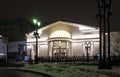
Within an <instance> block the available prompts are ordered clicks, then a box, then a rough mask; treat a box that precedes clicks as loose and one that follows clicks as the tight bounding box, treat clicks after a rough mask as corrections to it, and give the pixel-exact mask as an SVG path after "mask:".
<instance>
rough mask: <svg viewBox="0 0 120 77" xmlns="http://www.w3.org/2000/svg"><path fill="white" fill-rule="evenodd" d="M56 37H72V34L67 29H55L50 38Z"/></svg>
mask: <svg viewBox="0 0 120 77" xmlns="http://www.w3.org/2000/svg"><path fill="white" fill-rule="evenodd" d="M54 37H66V38H71V35H70V33H69V32H67V31H65V30H57V31H54V32H53V33H52V34H51V35H50V38H54Z"/></svg>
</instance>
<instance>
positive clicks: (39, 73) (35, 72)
mask: <svg viewBox="0 0 120 77" xmlns="http://www.w3.org/2000/svg"><path fill="white" fill-rule="evenodd" d="M15 70H16V71H23V72H30V73H34V74H38V75H43V76H46V77H54V76H51V75H48V74H45V73H42V72H37V71H32V70H24V69H15Z"/></svg>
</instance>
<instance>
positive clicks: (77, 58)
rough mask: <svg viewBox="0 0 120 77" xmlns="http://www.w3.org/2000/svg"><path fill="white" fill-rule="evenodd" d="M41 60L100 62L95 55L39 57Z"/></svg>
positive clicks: (80, 62)
mask: <svg viewBox="0 0 120 77" xmlns="http://www.w3.org/2000/svg"><path fill="white" fill-rule="evenodd" d="M38 60H39V62H57V63H77V64H98V59H97V58H95V57H94V56H89V57H85V56H70V57H67V56H64V57H39V59H38Z"/></svg>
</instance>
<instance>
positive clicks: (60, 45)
mask: <svg viewBox="0 0 120 77" xmlns="http://www.w3.org/2000/svg"><path fill="white" fill-rule="evenodd" d="M55 39H58V38H54V40H52V41H50V42H49V51H48V52H49V56H52V57H64V56H70V55H71V41H69V40H67V38H59V39H58V40H55Z"/></svg>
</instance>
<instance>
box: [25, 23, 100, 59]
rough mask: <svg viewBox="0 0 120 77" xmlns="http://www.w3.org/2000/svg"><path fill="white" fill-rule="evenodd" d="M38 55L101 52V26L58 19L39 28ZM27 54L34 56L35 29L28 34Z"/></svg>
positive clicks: (87, 54) (75, 54)
mask: <svg viewBox="0 0 120 77" xmlns="http://www.w3.org/2000/svg"><path fill="white" fill-rule="evenodd" d="M38 33H39V35H40V38H39V39H38V56H39V57H42V56H43V57H46V56H50V57H54V56H68V57H70V56H83V55H84V56H93V55H95V54H96V53H98V52H99V28H98V27H91V26H87V25H83V24H76V23H69V22H64V21H57V22H54V23H52V24H50V25H47V26H45V27H42V28H40V29H38ZM26 37H27V54H28V55H30V54H31V57H32V58H34V55H35V48H36V44H35V43H36V40H35V36H34V31H33V32H31V33H27V34H26Z"/></svg>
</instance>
